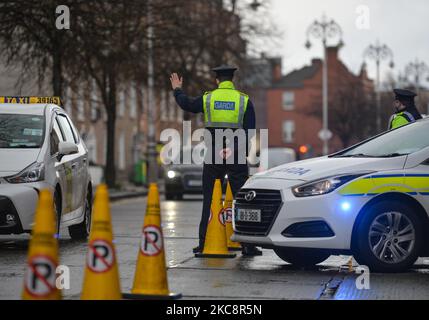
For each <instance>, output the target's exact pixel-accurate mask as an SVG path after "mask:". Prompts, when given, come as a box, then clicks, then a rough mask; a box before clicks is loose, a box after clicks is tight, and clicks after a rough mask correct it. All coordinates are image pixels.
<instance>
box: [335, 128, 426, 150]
mask: <svg viewBox="0 0 429 320" xmlns="http://www.w3.org/2000/svg"><path fill="white" fill-rule="evenodd" d="M428 131H429V121H419V122H416V123H412V124H409V125H407V126H404V127H401V128H399V129H396V130H393V131H389V132H387V133H386V134H383V135H381V136H379V137H376V138H374V139H372V140H370V141H368V142H366V143H364V144H361V145H359V146H357V147H355V148H353V149H351V150H348V151H347V152H343V153H340V154H339V155H337V157H396V156H403V155H409V154H412V153H415V152H418V151H420V150H422V149H424V148H427V147H429V135H428Z"/></svg>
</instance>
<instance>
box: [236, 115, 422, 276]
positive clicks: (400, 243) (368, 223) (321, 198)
mask: <svg viewBox="0 0 429 320" xmlns="http://www.w3.org/2000/svg"><path fill="white" fill-rule="evenodd" d="M234 212H235V214H234V221H233V224H234V230H235V233H234V236H233V240H234V241H238V242H242V243H249V244H254V245H257V246H261V247H264V248H271V249H274V251H275V253H276V254H277V255H278V256H279V257H280V258H281V259H283V260H284V261H287V262H290V263H292V264H297V265H314V264H318V263H320V262H323V261H324V260H326V259H327V258H328V257H329V256H330V255H331V254H353V255H354V257H355V258H356V260H357V261H358V262H359V263H360V264H362V265H366V266H368V267H369V268H370V269H371V270H374V271H383V272H397V271H400V270H404V269H406V268H409V267H410V266H411V265H413V263H414V262H415V261H416V259H417V258H418V257H419V256H427V254H428V253H429V218H428V214H429V119H427V118H426V119H423V120H420V121H418V122H416V123H413V124H410V125H407V126H404V127H402V128H399V129H396V130H393V131H389V132H386V133H383V134H381V135H379V136H376V137H374V138H372V139H369V140H367V141H364V142H362V143H360V144H358V145H355V146H353V147H351V148H349V149H346V150H344V151H341V152H339V153H336V154H334V155H331V156H326V157H321V158H316V159H311V160H305V161H301V162H295V163H292V164H287V165H284V166H280V167H277V168H274V169H272V170H270V171H268V172H266V173H263V174H257V175H255V176H254V177H252V178H251V179H249V180H248V182H247V183H246V184H245V186H244V187H243V189H242V190H241V191H240V192H239V193H238V194H237V196H236V200H235V206H234Z"/></svg>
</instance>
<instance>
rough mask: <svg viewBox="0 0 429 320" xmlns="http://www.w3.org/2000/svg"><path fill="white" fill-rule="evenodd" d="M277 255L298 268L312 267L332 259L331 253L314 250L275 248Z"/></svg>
mask: <svg viewBox="0 0 429 320" xmlns="http://www.w3.org/2000/svg"><path fill="white" fill-rule="evenodd" d="M274 252H275V253H276V255H277V256H278V257H279V258H280V259H282V260H283V261H285V262H288V263H290V264H293V265H295V266H298V267H312V266H315V265H316V264H319V263H321V262H323V261H325V260H326V259H328V258H329V257H330V254H329V253H326V252H323V251H320V250H312V249H295V248H280V247H278V248H275V249H274Z"/></svg>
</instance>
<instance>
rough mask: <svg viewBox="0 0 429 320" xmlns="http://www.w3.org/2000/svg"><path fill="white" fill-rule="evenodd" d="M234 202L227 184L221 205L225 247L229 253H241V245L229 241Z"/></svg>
mask: <svg viewBox="0 0 429 320" xmlns="http://www.w3.org/2000/svg"><path fill="white" fill-rule="evenodd" d="M233 201H234V196H233V195H232V190H231V185H230V184H229V182H228V184H227V187H226V194H225V201H224V204H223V214H224V219H225V223H226V225H225V231H226V241H227V247H228V250H230V251H241V249H242V248H241V245H240V244H239V243H238V242H234V241H232V240H231V237H232V234H233V233H234V230H233V228H232V202H233Z"/></svg>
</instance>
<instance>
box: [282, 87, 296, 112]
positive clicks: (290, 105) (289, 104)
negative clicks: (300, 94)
mask: <svg viewBox="0 0 429 320" xmlns="http://www.w3.org/2000/svg"><path fill="white" fill-rule="evenodd" d="M294 108H295V93H294V92H293V91H285V92H283V110H287V111H290V110H293V109H294Z"/></svg>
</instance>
